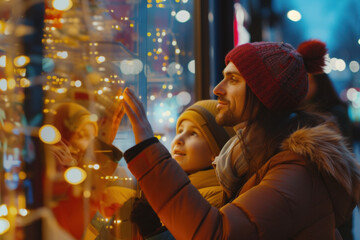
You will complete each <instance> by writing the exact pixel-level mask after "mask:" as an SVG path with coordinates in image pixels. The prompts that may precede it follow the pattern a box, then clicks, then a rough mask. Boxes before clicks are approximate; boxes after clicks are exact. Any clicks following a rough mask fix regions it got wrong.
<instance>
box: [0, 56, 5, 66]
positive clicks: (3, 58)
mask: <svg viewBox="0 0 360 240" xmlns="http://www.w3.org/2000/svg"><path fill="white" fill-rule="evenodd" d="M0 67H6V56H5V55H2V56H1V57H0Z"/></svg>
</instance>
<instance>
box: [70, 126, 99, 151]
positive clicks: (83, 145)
mask: <svg viewBox="0 0 360 240" xmlns="http://www.w3.org/2000/svg"><path fill="white" fill-rule="evenodd" d="M95 136H96V129H95V127H94V125H93V124H91V123H86V124H84V125H83V126H82V127H80V128H79V129H77V130H76V132H75V134H74V135H73V136H72V137H71V139H70V144H71V146H72V147H74V148H75V149H77V150H78V151H80V152H85V150H86V149H87V147H88V146H89V144H90V142H91V141H92V140H93V139H94V138H95Z"/></svg>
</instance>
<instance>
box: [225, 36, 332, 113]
mask: <svg viewBox="0 0 360 240" xmlns="http://www.w3.org/2000/svg"><path fill="white" fill-rule="evenodd" d="M325 54H326V47H325V44H324V43H322V42H320V41H318V40H310V41H306V42H304V43H302V44H301V45H300V46H299V48H298V50H296V49H295V48H293V47H292V46H291V45H290V44H288V43H282V42H253V43H246V44H243V45H239V46H237V47H235V48H234V49H232V50H231V51H230V52H229V53H228V54H227V55H226V57H225V63H226V65H227V64H228V63H229V62H232V63H233V64H234V65H235V66H236V67H237V69H238V70H239V72H240V73H241V75H242V76H243V77H244V78H245V81H246V83H247V85H248V86H249V87H250V89H251V90H252V91H253V93H254V94H255V95H256V96H257V98H258V99H259V100H260V101H261V102H262V103H263V104H264V105H265V107H267V108H268V109H270V110H273V111H283V110H289V109H292V108H294V107H297V106H298V105H299V104H300V102H301V101H302V99H303V98H304V97H305V95H306V93H307V90H308V79H307V72H309V73H314V72H319V71H321V70H322V67H323V66H324V65H325V61H324V59H325Z"/></svg>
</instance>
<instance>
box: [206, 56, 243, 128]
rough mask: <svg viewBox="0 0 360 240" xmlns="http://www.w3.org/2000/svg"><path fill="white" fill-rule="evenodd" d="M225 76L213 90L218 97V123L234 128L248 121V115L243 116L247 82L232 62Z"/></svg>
mask: <svg viewBox="0 0 360 240" xmlns="http://www.w3.org/2000/svg"><path fill="white" fill-rule="evenodd" d="M223 75H224V78H223V80H222V81H221V82H220V83H219V84H218V85H217V86H216V87H215V88H214V90H213V92H214V94H215V95H216V96H218V104H217V107H216V108H217V110H218V113H217V115H216V122H217V123H218V124H219V125H223V126H232V127H233V126H235V125H237V124H239V123H241V122H244V121H246V117H245V116H246V114H243V109H244V104H245V98H246V82H245V79H244V77H243V76H242V75H241V73H240V72H239V70H238V69H237V68H236V67H235V65H234V64H233V63H232V62H230V63H229V64H228V65H227V66H226V67H225V69H224V71H223ZM243 115H244V116H243Z"/></svg>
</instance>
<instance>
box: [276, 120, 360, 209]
mask: <svg viewBox="0 0 360 240" xmlns="http://www.w3.org/2000/svg"><path fill="white" fill-rule="evenodd" d="M281 147H282V149H283V150H289V151H292V152H294V153H297V154H299V155H302V156H305V157H307V158H309V159H310V161H311V162H313V163H315V164H316V166H317V168H318V169H319V170H320V171H325V172H327V173H329V174H330V175H331V176H333V177H334V178H335V179H336V180H337V181H338V182H339V183H340V184H341V185H342V186H343V187H344V188H345V189H346V191H347V192H348V193H349V194H350V195H352V196H354V198H355V201H356V202H357V203H358V204H359V203H360V165H359V163H358V162H357V161H356V159H355V157H354V156H353V154H352V153H351V152H350V151H349V149H348V148H347V146H346V144H345V141H344V138H343V137H342V136H341V135H340V134H339V133H338V131H337V129H334V128H333V127H331V126H330V125H329V124H328V123H324V124H321V125H318V126H316V127H312V128H301V129H299V130H297V131H295V132H294V133H292V134H291V135H290V136H289V138H288V139H286V140H285V141H284V142H283V143H282V146H281Z"/></svg>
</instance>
